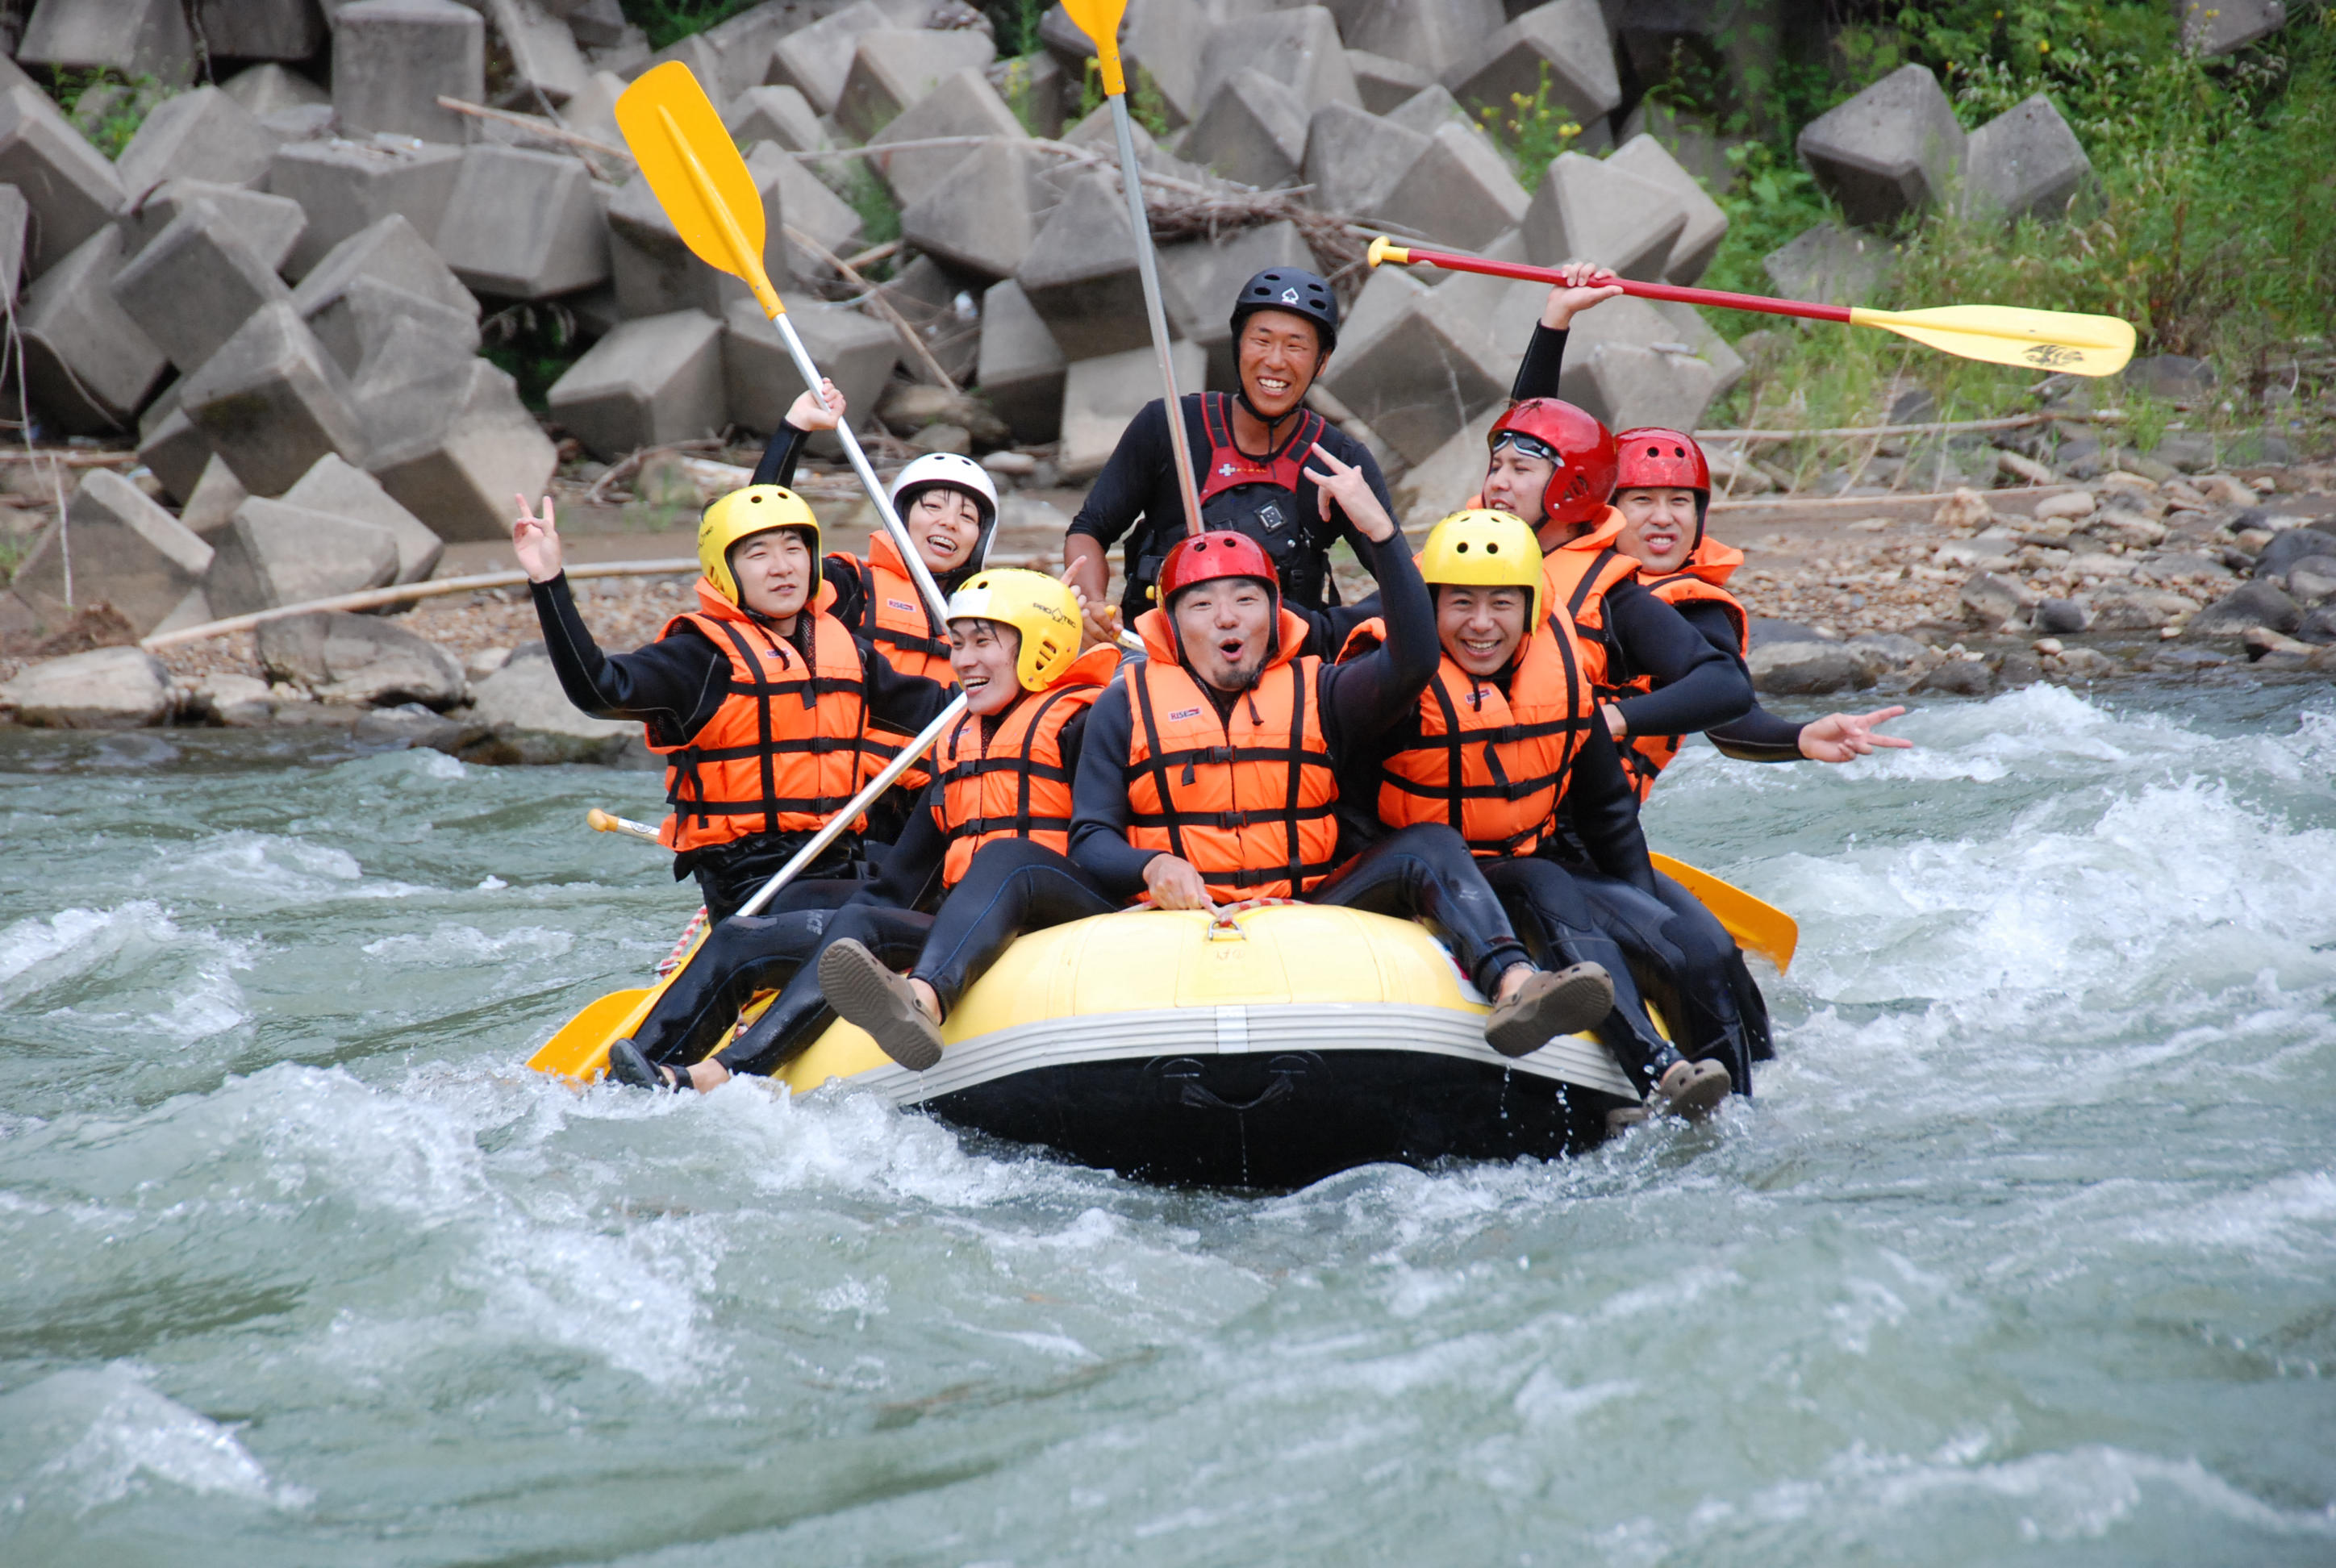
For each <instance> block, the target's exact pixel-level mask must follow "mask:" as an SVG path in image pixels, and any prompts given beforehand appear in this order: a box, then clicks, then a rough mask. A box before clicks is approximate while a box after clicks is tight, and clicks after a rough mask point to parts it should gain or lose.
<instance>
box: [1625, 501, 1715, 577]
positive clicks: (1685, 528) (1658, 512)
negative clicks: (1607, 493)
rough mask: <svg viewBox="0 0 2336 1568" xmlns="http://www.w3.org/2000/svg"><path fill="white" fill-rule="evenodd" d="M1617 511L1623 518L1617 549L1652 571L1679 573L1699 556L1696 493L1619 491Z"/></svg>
mask: <svg viewBox="0 0 2336 1568" xmlns="http://www.w3.org/2000/svg"><path fill="white" fill-rule="evenodd" d="M1614 510H1615V511H1619V512H1621V514H1622V532H1621V537H1620V538H1618V539H1616V540H1615V541H1614V548H1615V549H1617V550H1621V552H1622V553H1623V554H1624V555H1627V556H1630V557H1631V558H1632V559H1634V560H1637V561H1638V562H1639V563H1640V565H1642V566H1644V567H1646V568H1647V570H1650V571H1659V572H1660V571H1677V570H1679V568H1680V567H1682V566H1684V565H1686V564H1687V558H1688V557H1689V556H1690V555H1692V554H1694V553H1695V541H1696V528H1695V492H1693V491H1691V490H1684V489H1668V488H1666V489H1650V490H1621V491H1616V492H1614Z"/></svg>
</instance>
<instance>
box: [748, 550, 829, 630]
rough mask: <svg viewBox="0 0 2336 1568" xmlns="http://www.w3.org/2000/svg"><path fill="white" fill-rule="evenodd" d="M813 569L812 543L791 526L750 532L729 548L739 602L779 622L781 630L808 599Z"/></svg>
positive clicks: (801, 611)
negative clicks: (805, 540)
mask: <svg viewBox="0 0 2336 1568" xmlns="http://www.w3.org/2000/svg"><path fill="white" fill-rule="evenodd" d="M813 570H815V566H814V563H813V560H812V558H811V546H810V545H808V544H806V543H805V542H804V541H803V535H802V534H801V533H800V532H798V531H795V530H793V529H791V528H777V529H773V530H771V531H769V532H767V533H757V534H752V535H749V536H748V537H747V538H745V539H742V540H740V541H738V542H737V543H736V544H734V545H732V546H731V547H730V575H731V576H732V577H734V578H735V579H738V602H739V603H740V604H741V605H743V606H744V607H745V608H746V609H750V610H753V611H754V613H755V614H756V615H759V616H763V617H765V618H769V619H771V620H774V621H777V622H780V623H781V624H780V628H779V629H780V630H781V631H783V632H787V631H792V630H793V627H791V626H789V625H787V624H786V623H787V622H790V621H792V620H793V619H794V618H795V617H796V616H798V615H801V614H802V613H803V606H804V605H806V604H808V603H809V602H810V601H811V589H812V574H813Z"/></svg>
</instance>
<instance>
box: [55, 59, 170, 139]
mask: <svg viewBox="0 0 2336 1568" xmlns="http://www.w3.org/2000/svg"><path fill="white" fill-rule="evenodd" d="M184 91H186V89H184V88H183V87H173V86H170V85H168V84H166V83H163V82H162V81H161V79H159V78H157V77H154V76H131V77H125V76H123V75H122V74H121V73H118V72H113V71H106V70H96V71H60V72H58V73H56V78H55V80H54V83H53V84H52V85H51V86H50V89H49V93H50V96H51V97H53V98H54V99H55V100H56V101H57V105H58V107H60V108H62V109H63V111H64V112H65V118H66V119H68V120H70V121H72V122H73V123H74V124H75V125H76V126H78V127H79V128H80V130H81V133H82V134H83V135H84V136H86V137H88V138H89V140H90V144H91V145H92V146H93V147H95V148H96V149H97V150H98V151H100V152H102V153H104V154H105V155H106V156H107V157H108V158H119V157H121V156H122V149H123V148H125V147H127V146H129V145H130V139H131V137H133V136H135V135H137V134H138V128H139V127H140V126H141V125H143V124H145V123H146V116H147V115H148V114H150V113H151V112H153V109H154V105H156V104H157V103H160V102H162V100H164V99H165V98H171V97H175V96H177V95H178V94H179V93H182V92H184Z"/></svg>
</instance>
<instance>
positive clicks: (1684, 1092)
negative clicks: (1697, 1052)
mask: <svg viewBox="0 0 2336 1568" xmlns="http://www.w3.org/2000/svg"><path fill="white" fill-rule="evenodd" d="M1692 1065H1693V1066H1694V1068H1695V1074H1694V1076H1692V1077H1690V1078H1689V1079H1688V1081H1687V1082H1686V1083H1685V1084H1683V1085H1681V1086H1680V1087H1679V1093H1677V1094H1675V1095H1669V1096H1664V1098H1663V1100H1662V1102H1661V1105H1662V1110H1663V1113H1664V1114H1665V1115H1673V1116H1682V1117H1685V1118H1686V1119H1687V1120H1689V1121H1690V1122H1700V1121H1702V1120H1703V1119H1704V1118H1705V1117H1707V1116H1708V1115H1711V1113H1712V1112H1714V1111H1716V1110H1718V1108H1719V1107H1720V1105H1722V1103H1724V1102H1725V1101H1726V1100H1727V1098H1728V1091H1729V1090H1730V1089H1732V1088H1734V1087H1735V1080H1734V1079H1732V1078H1730V1077H1729V1076H1728V1069H1727V1068H1726V1067H1724V1066H1721V1065H1720V1064H1719V1063H1718V1062H1697V1063H1694V1064H1692ZM1706 1069H1709V1070H1708V1071H1707V1070H1706Z"/></svg>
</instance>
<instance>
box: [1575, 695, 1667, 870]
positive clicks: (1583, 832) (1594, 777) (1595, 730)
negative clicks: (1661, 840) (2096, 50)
mask: <svg viewBox="0 0 2336 1568" xmlns="http://www.w3.org/2000/svg"><path fill="white" fill-rule="evenodd" d="M1565 807H1566V812H1567V813H1568V814H1569V815H1570V816H1572V819H1573V831H1574V833H1575V834H1576V835H1577V836H1578V837H1580V839H1581V840H1582V847H1583V848H1584V849H1586V850H1588V851H1589V852H1590V859H1591V862H1592V863H1594V864H1595V865H1596V866H1597V867H1598V869H1599V870H1600V871H1601V872H1605V873H1606V874H1607V875H1608V876H1610V877H1612V878H1614V879H1615V880H1617V881H1626V882H1629V883H1630V885H1631V886H1632V887H1634V888H1637V889H1639V890H1640V891H1641V892H1650V893H1651V892H1653V891H1655V867H1654V862H1651V861H1650V860H1648V859H1647V835H1646V833H1644V832H1643V831H1642V830H1641V829H1640V826H1639V797H1638V796H1637V795H1636V794H1632V793H1631V791H1630V779H1629V778H1628V776H1627V775H1625V774H1623V772H1622V758H1621V754H1620V753H1619V752H1617V751H1616V750H1615V749H1614V742H1613V739H1612V737H1611V736H1610V735H1607V733H1606V729H1605V726H1602V725H1592V726H1591V729H1590V735H1589V738H1588V740H1587V741H1586V742H1585V743H1584V744H1583V745H1582V752H1581V755H1578V756H1576V757H1575V758H1574V759H1573V770H1572V777H1571V778H1570V779H1569V780H1568V781H1567V784H1566V786H1565Z"/></svg>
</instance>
